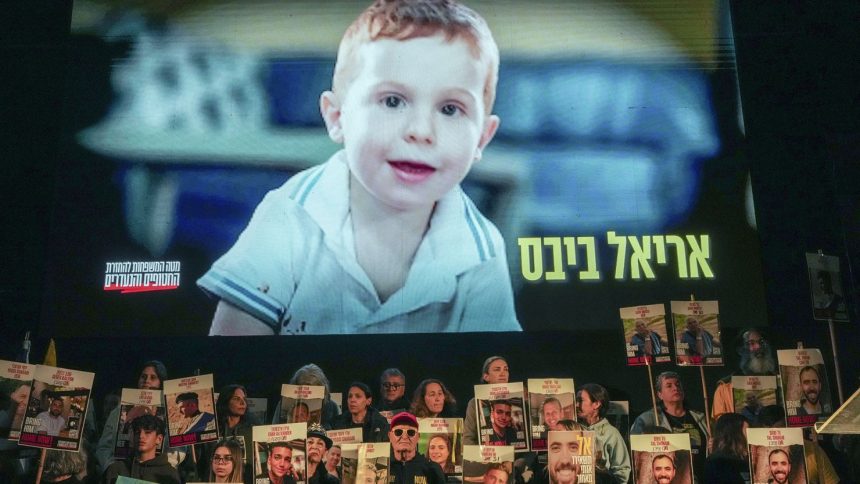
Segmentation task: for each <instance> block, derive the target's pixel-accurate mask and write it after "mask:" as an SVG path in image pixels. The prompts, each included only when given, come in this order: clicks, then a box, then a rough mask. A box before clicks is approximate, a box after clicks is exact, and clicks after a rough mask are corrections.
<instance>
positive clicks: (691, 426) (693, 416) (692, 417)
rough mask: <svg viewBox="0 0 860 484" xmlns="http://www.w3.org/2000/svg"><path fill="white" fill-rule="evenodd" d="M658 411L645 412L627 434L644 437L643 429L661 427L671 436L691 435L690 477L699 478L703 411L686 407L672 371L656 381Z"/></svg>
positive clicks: (702, 456)
mask: <svg viewBox="0 0 860 484" xmlns="http://www.w3.org/2000/svg"><path fill="white" fill-rule="evenodd" d="M655 388H656V392H657V399H658V400H659V402H658V408H657V412H658V414H657V416H656V418H655V415H654V410H648V411H646V412H644V413H642V414H641V415H639V416H638V417H636V420H635V421H634V422H633V426H632V427H631V428H630V434H631V435H633V434H643V433H645V429H646V428H650V427H654V426H656V427H662V428H664V429H666V430H667V431H669V432H672V433H686V434H688V435H689V436H690V452H691V453H692V455H693V474H694V475H695V476H696V478H697V479H701V478H702V476H703V473H704V467H705V447H706V446H707V443H708V438H709V435H708V430H707V428H708V426H707V423H706V422H705V415H704V414H703V413H702V412H698V411H695V410H691V409H688V408H686V406H685V404H684V396H685V394H684V387H683V385H681V378H680V376H679V375H678V374H677V373H675V372H674V371H664V372H663V373H660V374H659V375H658V376H657V380H656V382H655Z"/></svg>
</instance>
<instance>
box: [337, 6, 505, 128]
mask: <svg viewBox="0 0 860 484" xmlns="http://www.w3.org/2000/svg"><path fill="white" fill-rule="evenodd" d="M439 33H442V34H443V35H444V36H445V40H446V41H448V42H451V41H453V40H455V39H456V40H463V41H465V42H466V43H467V44H468V45H469V50H470V51H471V53H472V55H473V56H474V57H475V59H478V60H480V61H483V62H486V63H487V79H486V81H485V82H484V92H483V98H484V99H483V100H484V107H485V109H486V113H487V114H489V113H490V112H491V111H492V107H493V102H494V100H495V97H496V81H497V79H498V75H499V48H498V46H496V42H495V40H493V35H492V33H491V32H490V28H489V27H488V26H487V22H485V21H484V19H483V18H482V17H481V16H480V15H478V14H477V13H476V12H475V11H474V10H472V9H470V8H469V7H466V6H465V5H461V4H459V3H457V2H455V1H452V0H376V1H375V2H373V5H371V6H370V7H368V8H367V9H366V10H365V11H364V12H362V13H361V15H359V16H358V18H357V19H355V21H354V22H353V23H352V24H351V25H350V26H349V28H347V29H346V33H344V34H343V39H342V40H341V41H340V47H339V48H338V52H337V63H336V64H335V69H334V79H333V86H332V91H333V92H334V93H335V95H337V96H340V95H342V93H343V92H345V91H346V89H347V88H348V84H349V81H350V79H351V78H350V76H351V75H352V74H351V73H352V72H354V71H355V63H356V62H357V60H358V59H357V51H358V48H359V47H360V46H361V45H362V44H364V43H366V42H373V41H375V40H379V39H395V40H408V39H414V38H418V37H432V36H434V35H437V34H439Z"/></svg>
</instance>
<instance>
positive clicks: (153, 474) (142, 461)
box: [102, 415, 179, 484]
mask: <svg viewBox="0 0 860 484" xmlns="http://www.w3.org/2000/svg"><path fill="white" fill-rule="evenodd" d="M131 428H132V431H133V432H134V434H133V435H134V437H133V439H132V445H133V446H134V448H135V452H134V455H133V456H132V457H131V458H130V459H127V460H120V461H116V462H114V463H113V464H111V465H110V466H108V468H107V470H106V471H105V473H104V476H102V482H104V483H106V484H114V483H115V482H116V480H117V478H118V477H119V476H125V477H132V478H134V479H140V480H143V481H150V482H157V483H159V484H179V472H177V470H176V468H174V467H173V466H172V465H170V462H168V461H167V455H165V454H161V455H158V449H160V448H161V444H162V442H163V441H164V430H165V425H164V421H162V420H161V419H160V418H158V417H156V416H155V415H141V416H140V417H137V418H136V419H134V421H133V422H132V423H131Z"/></svg>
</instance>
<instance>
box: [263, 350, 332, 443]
mask: <svg viewBox="0 0 860 484" xmlns="http://www.w3.org/2000/svg"><path fill="white" fill-rule="evenodd" d="M289 384H290V385H307V386H321V387H324V388H325V392H324V396H323V404H322V410H321V415H320V425H322V426H323V428H326V429H329V428H331V426H332V423H333V422H334V419H335V418H337V416H338V415H339V414H340V410H339V409H338V406H337V404H336V403H334V402H333V401H332V399H331V393H330V388H329V382H328V377H326V376H325V373H324V372H323V370H322V368H320V367H319V366H317V365H315V364H313V363H308V364H307V365H304V366H303V367H301V368H299V369H298V370H296V372H295V373H293V376H292V377H291V378H290V382H289ZM287 410H289V409H287ZM309 410H310V409H309ZM288 421H289V418H288V416H287V415H285V414H284V399H283V398H280V399H278V403H277V405H275V412H274V415H272V424H273V425H274V424H279V423H286V422H288Z"/></svg>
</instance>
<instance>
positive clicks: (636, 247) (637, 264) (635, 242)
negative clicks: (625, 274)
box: [627, 235, 655, 280]
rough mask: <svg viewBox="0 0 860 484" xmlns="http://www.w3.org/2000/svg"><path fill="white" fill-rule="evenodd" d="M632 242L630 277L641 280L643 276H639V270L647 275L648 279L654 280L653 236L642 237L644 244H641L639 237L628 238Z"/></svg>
mask: <svg viewBox="0 0 860 484" xmlns="http://www.w3.org/2000/svg"><path fill="white" fill-rule="evenodd" d="M627 239H628V240H629V241H630V251H631V252H632V253H631V254H630V277H632V278H633V279H636V280H639V279H641V278H642V276H641V275H640V274H639V269H640V268H641V269H642V272H643V273H644V274H645V277H646V278H647V279H654V278H655V276H654V270H653V269H651V263H650V262H649V259H651V236H650V235H644V236H642V243H641V244H640V243H639V239H638V238H637V237H633V236H632V235H631V236H630V237H627Z"/></svg>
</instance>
